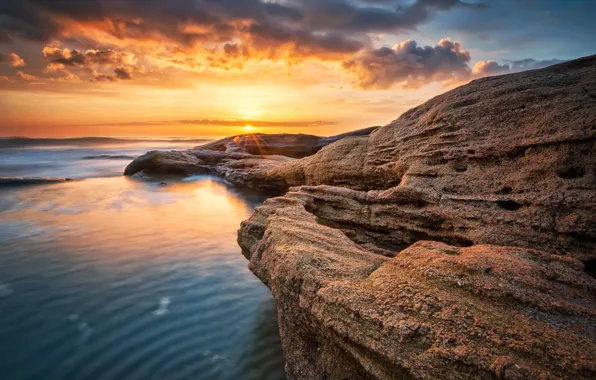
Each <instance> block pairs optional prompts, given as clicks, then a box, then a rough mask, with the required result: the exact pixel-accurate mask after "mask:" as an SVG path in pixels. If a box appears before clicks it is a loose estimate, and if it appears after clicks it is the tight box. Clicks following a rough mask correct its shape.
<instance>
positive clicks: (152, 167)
mask: <svg viewBox="0 0 596 380" xmlns="http://www.w3.org/2000/svg"><path fill="white" fill-rule="evenodd" d="M208 172H209V169H208V168H207V167H206V166H205V165H204V163H203V161H201V160H199V159H198V158H196V157H195V156H192V155H190V154H188V153H185V152H178V151H170V152H160V151H152V152H148V153H146V154H144V155H142V156H140V157H137V158H136V159H135V160H134V161H132V162H131V163H130V164H129V165H128V166H127V167H126V169H125V171H124V175H126V176H132V175H137V174H142V175H149V176H162V175H173V176H188V175H192V174H201V173H208Z"/></svg>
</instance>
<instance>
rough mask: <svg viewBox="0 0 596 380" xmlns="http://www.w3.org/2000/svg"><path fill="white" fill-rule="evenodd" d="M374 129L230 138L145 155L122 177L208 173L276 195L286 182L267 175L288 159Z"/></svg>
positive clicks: (302, 155)
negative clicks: (323, 134)
mask: <svg viewBox="0 0 596 380" xmlns="http://www.w3.org/2000/svg"><path fill="white" fill-rule="evenodd" d="M374 129H376V127H371V128H366V129H360V130H357V131H352V132H348V133H344V134H341V135H337V136H332V137H318V136H312V135H303V134H299V135H290V134H272V135H263V134H250V135H241V136H233V137H228V138H225V139H221V140H218V141H214V142H212V143H209V144H205V145H202V146H199V147H196V148H194V149H191V150H188V151H184V152H177V151H171V152H159V151H153V152H149V153H147V154H145V155H143V156H141V157H138V158H137V159H135V160H134V161H133V162H131V163H130V164H129V165H128V167H127V168H126V170H125V172H124V175H128V176H131V175H135V176H137V177H143V176H144V175H148V176H150V177H151V176H156V175H158V176H159V175H175V176H188V175H192V174H202V173H204V174H207V173H210V174H214V175H217V176H220V177H222V178H224V179H225V180H226V181H227V182H228V183H230V184H232V185H234V186H237V187H244V188H250V189H253V190H256V191H259V192H263V193H268V194H276V195H280V194H283V193H285V192H286V191H287V190H288V189H289V185H288V181H286V180H285V179H284V178H281V177H279V176H277V175H275V174H273V175H272V174H269V173H270V172H271V171H272V169H274V168H276V167H277V166H279V165H281V164H283V163H287V162H290V161H294V159H293V158H292V157H304V156H307V155H311V154H314V153H315V152H317V151H319V150H320V149H321V148H322V147H323V146H325V145H327V144H331V143H333V142H335V141H338V140H341V139H343V138H348V137H351V136H362V135H367V134H370V133H371V132H372V131H373V130H374ZM286 177H287V176H286Z"/></svg>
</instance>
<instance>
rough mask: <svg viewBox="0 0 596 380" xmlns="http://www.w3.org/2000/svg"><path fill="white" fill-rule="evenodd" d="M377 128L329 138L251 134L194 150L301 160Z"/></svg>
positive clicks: (283, 134) (222, 140) (284, 134)
mask: <svg viewBox="0 0 596 380" xmlns="http://www.w3.org/2000/svg"><path fill="white" fill-rule="evenodd" d="M376 128H377V127H370V128H365V129H360V130H357V131H352V132H348V133H343V134H341V135H337V136H331V137H319V136H314V135H305V134H286V133H278V134H263V133H251V134H247V135H238V136H232V137H227V138H224V139H221V140H218V141H214V142H211V143H208V144H205V145H202V146H199V147H197V148H195V150H211V151H222V152H227V153H248V154H252V155H281V156H286V157H292V158H302V157H306V156H310V155H313V154H315V153H316V152H318V151H319V150H320V149H321V148H323V147H324V146H326V145H329V144H331V143H333V142H335V141H338V140H341V139H343V138H345V137H348V136H361V135H369V134H370V133H371V132H372V131H374V130H375V129H376Z"/></svg>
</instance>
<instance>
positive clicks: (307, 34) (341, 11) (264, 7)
mask: <svg viewBox="0 0 596 380" xmlns="http://www.w3.org/2000/svg"><path fill="white" fill-rule="evenodd" d="M456 7H467V8H473V9H482V8H483V7H484V6H483V5H479V4H476V3H472V2H470V3H468V2H465V1H461V0H414V1H409V2H405V1H397V0H395V1H393V0H387V1H379V0H376V1H375V0H284V1H275V2H274V1H265V0H218V1H214V0H194V1H190V0H151V1H141V0H119V1H115V0H108V1H101V0H78V1H46V0H3V1H2V2H1V3H0V40H14V39H28V40H34V41H40V42H48V41H51V40H54V39H57V40H61V39H65V38H73V39H77V40H79V41H84V42H86V43H88V44H89V46H97V45H98V44H113V45H119V46H122V45H123V44H126V45H129V46H130V45H133V44H136V45H137V46H138V45H142V44H149V45H151V44H155V43H156V42H159V43H163V42H167V43H168V45H172V46H171V47H174V46H175V47H176V48H178V49H186V50H188V49H192V48H197V47H202V48H206V49H213V48H215V49H213V50H218V51H221V50H223V49H224V46H225V45H226V44H239V45H238V46H244V47H245V48H246V49H247V50H250V51H251V52H252V54H251V57H252V58H253V59H265V58H269V57H279V56H284V57H286V58H288V57H289V56H291V57H294V58H301V59H302V58H306V57H312V56H315V57H320V56H329V55H334V54H346V53H351V54H353V53H355V52H357V51H359V50H360V49H362V48H363V47H366V46H370V43H371V34H376V33H396V32H400V31H405V30H413V29H415V28H416V27H417V26H419V25H421V24H422V23H424V22H426V21H427V20H429V19H430V18H431V17H432V16H433V15H434V14H436V13H440V12H446V11H449V10H451V9H452V8H456ZM280 50H281V52H278V51H280ZM59 59H60V58H59ZM73 59H82V57H78V56H72V57H70V58H61V60H63V62H65V64H68V63H73V64H76V63H77V62H76V61H73Z"/></svg>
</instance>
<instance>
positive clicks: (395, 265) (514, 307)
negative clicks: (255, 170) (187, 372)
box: [238, 56, 596, 380]
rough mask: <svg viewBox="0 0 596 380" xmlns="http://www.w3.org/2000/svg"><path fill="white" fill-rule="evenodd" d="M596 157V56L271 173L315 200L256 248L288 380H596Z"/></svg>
mask: <svg viewBox="0 0 596 380" xmlns="http://www.w3.org/2000/svg"><path fill="white" fill-rule="evenodd" d="M594 152H596V56H592V57H586V58H582V59H579V60H575V61H570V62H567V63H563V64H560V65H556V66H552V67H549V68H546V69H541V70H535V71H528V72H523V73H518V74H511V75H506V76H499V77H491V78H484V79H480V80H476V81H473V82H472V83H470V84H468V85H465V86H462V87H460V88H457V89H455V90H453V91H450V92H447V93H445V94H443V95H440V96H438V97H436V98H434V99H431V100H430V101H428V102H427V103H425V104H423V105H421V106H419V107H416V108H414V109H412V110H410V111H408V112H406V113H405V114H404V115H402V116H401V117H400V118H399V119H397V120H395V121H394V122H392V123H391V124H389V125H387V126H385V127H382V128H379V129H377V130H376V131H375V132H373V133H372V134H371V135H370V136H368V137H367V136H354V137H347V138H344V139H341V140H339V141H337V142H335V143H333V144H331V145H329V146H326V147H325V148H323V149H322V150H321V151H320V152H318V153H317V154H315V155H312V156H309V157H306V158H303V159H300V160H292V161H287V162H283V163H281V164H279V165H275V166H272V168H270V169H268V170H267V171H265V172H264V173H263V172H260V173H259V176H260V177H261V178H264V181H266V182H267V183H269V184H275V186H277V187H279V188H280V189H288V188H290V187H292V186H300V187H292V188H291V189H290V191H289V192H288V193H287V194H286V195H285V196H283V197H279V198H273V199H269V200H268V201H266V202H265V204H264V205H263V206H262V207H260V208H257V209H256V211H255V213H254V214H253V216H251V218H250V219H249V220H247V221H245V222H243V223H242V225H241V228H240V230H239V233H238V243H239V245H240V246H241V247H242V251H243V254H244V255H245V256H246V257H247V258H248V259H249V260H250V264H249V268H250V269H251V271H253V273H255V275H257V277H259V278H260V279H261V280H262V281H263V282H264V283H265V284H266V285H267V286H268V287H269V288H270V289H271V292H272V294H273V296H274V298H275V303H276V307H277V309H278V315H279V327H280V333H281V338H282V343H283V346H284V353H285V357H286V369H287V374H288V378H289V379H300V380H309V379H344V380H345V379H490V378H495V379H497V378H502V379H537V378H541V379H560V378H566V379H592V378H596V279H595V278H594V277H593V276H594V273H593V272H594V266H595V264H594V263H595V262H596V154H594ZM272 186H273V185H272Z"/></svg>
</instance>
